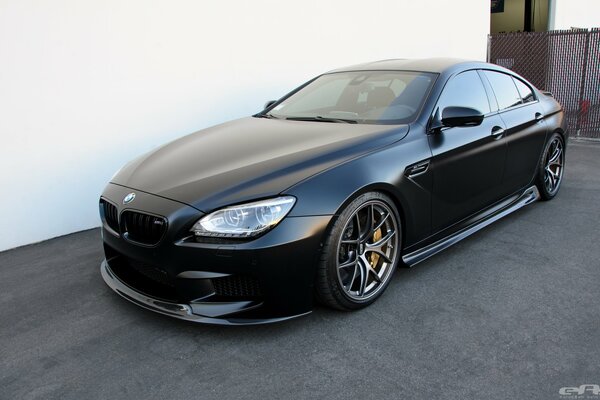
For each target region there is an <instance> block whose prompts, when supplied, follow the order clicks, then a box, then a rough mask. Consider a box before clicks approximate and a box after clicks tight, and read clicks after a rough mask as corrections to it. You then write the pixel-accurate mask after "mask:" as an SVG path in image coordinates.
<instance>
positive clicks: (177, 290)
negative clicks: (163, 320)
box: [101, 184, 331, 325]
mask: <svg viewBox="0 0 600 400" xmlns="http://www.w3.org/2000/svg"><path fill="white" fill-rule="evenodd" d="M132 191H134V190H132V189H130V188H126V187H123V186H119V185H113V184H109V185H108V186H107V188H106V190H105V191H104V193H103V195H102V197H103V199H105V200H107V201H110V202H111V203H112V204H113V205H114V206H116V207H117V208H118V211H117V215H119V216H120V215H121V214H122V213H123V212H124V211H127V210H135V211H137V212H145V213H150V214H153V215H160V216H163V217H165V218H166V221H168V222H167V225H168V228H167V229H166V232H165V234H164V237H163V238H162V239H161V240H160V242H159V243H158V244H156V245H152V246H144V245H140V244H139V243H135V242H133V241H132V240H129V239H128V237H127V235H126V234H124V233H123V232H122V231H121V232H119V229H111V227H110V226H109V224H107V222H106V219H105V215H104V214H103V213H102V211H101V216H102V219H103V227H102V236H103V241H104V249H105V256H106V258H105V260H104V262H103V263H102V266H101V271H102V276H103V278H104V281H105V282H106V283H107V285H108V286H110V287H111V288H112V289H113V290H114V291H115V292H117V293H118V294H119V295H121V296H122V297H123V298H125V299H127V300H129V301H131V302H133V303H135V304H137V305H139V306H141V307H144V308H146V309H149V310H152V311H155V312H158V313H161V314H164V315H168V316H171V317H175V318H179V319H184V320H188V321H194V322H202V323H213V324H225V325H238V324H260V323H267V322H276V321H282V320H286V319H289V318H293V317H297V316H300V315H304V314H307V313H309V312H310V311H311V310H312V306H313V282H314V277H315V271H316V263H317V260H318V254H319V250H320V244H321V241H322V238H323V235H324V233H325V230H326V227H327V225H328V224H329V222H330V220H331V216H308V217H288V218H285V219H284V220H283V221H282V222H281V223H280V224H279V225H278V226H277V227H275V228H274V229H273V230H271V231H270V232H268V233H266V234H265V235H263V236H261V237H259V238H257V239H254V240H251V241H237V242H236V241H229V242H222V241H215V240H211V241H207V242H196V241H195V239H194V238H193V236H191V235H190V232H189V230H190V228H191V226H192V225H193V224H194V223H195V222H196V221H197V220H198V219H199V218H200V217H202V216H203V213H202V212H200V211H198V210H196V209H194V208H192V207H190V206H187V205H185V204H182V203H178V202H176V201H172V200H169V199H165V198H162V197H159V196H154V195H151V194H147V193H143V192H139V191H135V192H136V197H135V201H134V202H132V203H131V204H129V205H123V204H122V201H120V200H122V199H123V198H124V197H125V195H127V194H128V193H130V192H132ZM132 206H134V207H135V208H133V207H132ZM113 228H114V224H113ZM121 228H122V224H121ZM140 265H141V266H142V267H141V269H140ZM134 269H135V270H134ZM140 271H141V273H140Z"/></svg>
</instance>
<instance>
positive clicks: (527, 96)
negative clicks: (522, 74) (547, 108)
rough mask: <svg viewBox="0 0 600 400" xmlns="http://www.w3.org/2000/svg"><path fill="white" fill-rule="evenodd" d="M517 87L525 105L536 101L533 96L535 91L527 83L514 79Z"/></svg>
mask: <svg viewBox="0 0 600 400" xmlns="http://www.w3.org/2000/svg"><path fill="white" fill-rule="evenodd" d="M513 81H514V82H515V85H517V89H518V90H519V94H520V95H521V99H522V100H523V103H529V102H530V101H534V100H535V96H534V95H533V91H532V90H531V88H530V87H529V86H527V85H526V84H525V83H523V82H521V80H520V79H517V78H513Z"/></svg>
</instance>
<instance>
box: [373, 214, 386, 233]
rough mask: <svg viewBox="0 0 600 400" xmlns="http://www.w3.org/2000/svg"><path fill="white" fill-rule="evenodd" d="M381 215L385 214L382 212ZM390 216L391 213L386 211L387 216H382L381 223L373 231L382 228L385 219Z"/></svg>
mask: <svg viewBox="0 0 600 400" xmlns="http://www.w3.org/2000/svg"><path fill="white" fill-rule="evenodd" d="M381 215H383V214H381ZM389 216H390V213H386V214H385V216H384V217H382V218H381V221H379V223H378V224H377V225H376V226H375V228H374V229H373V233H375V232H377V231H378V230H379V229H381V227H382V226H383V224H385V221H387V219H388V217H389Z"/></svg>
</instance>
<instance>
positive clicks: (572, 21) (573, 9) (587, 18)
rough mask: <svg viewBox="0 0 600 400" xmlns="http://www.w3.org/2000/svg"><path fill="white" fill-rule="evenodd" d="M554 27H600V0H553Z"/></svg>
mask: <svg viewBox="0 0 600 400" xmlns="http://www.w3.org/2000/svg"><path fill="white" fill-rule="evenodd" d="M553 1H554V2H555V3H556V5H555V15H554V27H553V29H571V28H598V27H600V0H553Z"/></svg>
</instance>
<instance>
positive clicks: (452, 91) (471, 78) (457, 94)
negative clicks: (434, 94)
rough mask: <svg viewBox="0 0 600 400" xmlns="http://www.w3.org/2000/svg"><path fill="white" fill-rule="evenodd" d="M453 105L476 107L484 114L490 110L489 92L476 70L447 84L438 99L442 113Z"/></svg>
mask: <svg viewBox="0 0 600 400" xmlns="http://www.w3.org/2000/svg"><path fill="white" fill-rule="evenodd" d="M513 86H514V85H513ZM452 106H454V107H470V108H474V109H476V110H477V111H479V112H480V113H482V114H487V113H489V112H490V104H489V102H488V98H487V94H486V93H485V89H484V88H483V83H482V82H481V79H480V78H479V75H478V74H477V72H476V71H466V72H462V73H460V74H458V75H456V76H455V77H453V78H451V79H450V81H449V82H448V83H447V84H446V87H444V91H443V92H442V95H441V96H440V99H439V100H438V107H439V111H440V114H441V113H442V112H443V111H444V108H446V107H452Z"/></svg>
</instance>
